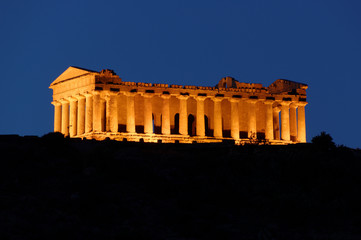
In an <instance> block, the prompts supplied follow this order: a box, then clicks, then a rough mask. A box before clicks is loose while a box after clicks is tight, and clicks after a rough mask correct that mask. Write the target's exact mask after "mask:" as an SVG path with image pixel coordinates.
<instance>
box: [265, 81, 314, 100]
mask: <svg viewBox="0 0 361 240" xmlns="http://www.w3.org/2000/svg"><path fill="white" fill-rule="evenodd" d="M307 88H308V85H307V84H303V83H298V82H293V81H290V80H286V79H278V80H276V81H275V82H273V83H272V84H271V85H270V86H269V87H268V88H267V90H268V92H269V93H271V94H288V95H304V96H306V89H307Z"/></svg>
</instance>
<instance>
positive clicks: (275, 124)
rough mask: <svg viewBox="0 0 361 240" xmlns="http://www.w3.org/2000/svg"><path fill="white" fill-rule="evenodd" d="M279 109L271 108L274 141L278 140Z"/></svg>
mask: <svg viewBox="0 0 361 240" xmlns="http://www.w3.org/2000/svg"><path fill="white" fill-rule="evenodd" d="M280 111H281V109H280V108H279V107H274V108H273V133H274V139H276V140H280V119H279V113H280Z"/></svg>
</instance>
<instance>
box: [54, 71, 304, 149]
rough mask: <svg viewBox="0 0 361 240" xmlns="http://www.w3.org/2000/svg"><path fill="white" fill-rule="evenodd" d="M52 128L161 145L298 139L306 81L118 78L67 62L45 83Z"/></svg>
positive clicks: (73, 134) (70, 133)
mask: <svg viewBox="0 0 361 240" xmlns="http://www.w3.org/2000/svg"><path fill="white" fill-rule="evenodd" d="M49 88H51V89H53V102H52V104H53V105H54V132H61V133H63V134H64V135H66V136H70V137H75V138H86V139H96V140H103V139H106V138H110V139H113V140H119V141H138V142H139V141H142V142H143V141H144V142H164V143H176V142H179V143H194V142H201V143H204V142H206V143H207V142H208V143H212V142H222V141H227V140H232V141H234V142H235V144H244V143H249V142H252V143H257V142H259V143H268V144H290V143H300V142H301V143H302V142H306V119H305V106H306V105H307V101H306V89H307V85H306V84H302V83H297V82H293V81H289V80H283V79H278V80H276V81H275V82H274V83H272V84H271V85H270V86H268V87H263V86H262V85H261V84H256V83H241V82H238V81H237V80H235V79H233V78H231V77H225V78H223V79H221V80H220V81H219V82H218V84H217V85H216V86H215V87H201V86H182V85H168V84H156V83H142V82H138V83H136V82H125V81H122V79H121V78H120V77H119V76H117V75H116V74H115V73H114V72H113V71H112V70H102V71H101V72H96V71H91V70H87V69H83V68H78V67H69V68H68V69H67V70H66V71H65V72H64V73H62V74H61V75H60V76H59V77H58V78H57V79H56V80H55V81H54V82H53V83H52V84H51V85H50V87H49Z"/></svg>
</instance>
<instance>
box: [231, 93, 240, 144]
mask: <svg viewBox="0 0 361 240" xmlns="http://www.w3.org/2000/svg"><path fill="white" fill-rule="evenodd" d="M229 101H230V102H231V137H232V138H233V139H235V140H238V139H239V113H238V102H239V99H238V98H231V99H229Z"/></svg>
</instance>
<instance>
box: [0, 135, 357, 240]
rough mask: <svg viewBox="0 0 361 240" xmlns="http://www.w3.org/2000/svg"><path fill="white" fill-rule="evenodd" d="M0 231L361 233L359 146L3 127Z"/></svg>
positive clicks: (131, 235)
mask: <svg viewBox="0 0 361 240" xmlns="http://www.w3.org/2000/svg"><path fill="white" fill-rule="evenodd" d="M0 151H1V153H2V156H1V161H0V239H41V238H46V239H54V238H56V239H174V240H176V239H267V240H268V239H277V240H278V239H317V240H318V239H342V240H347V239H360V238H361V151H360V150H353V149H348V148H345V147H337V148H332V149H328V148H327V147H322V146H321V147H320V146H316V145H315V144H303V145H292V146H254V145H248V146H243V147H237V146H233V145H227V144H214V145H208V144H193V145H180V144H141V143H122V142H113V141H103V142H96V141H79V140H70V139H63V138H59V137H57V136H54V135H51V134H50V135H47V136H44V137H43V138H29V137H25V138H21V137H15V136H14V137H10V136H0Z"/></svg>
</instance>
